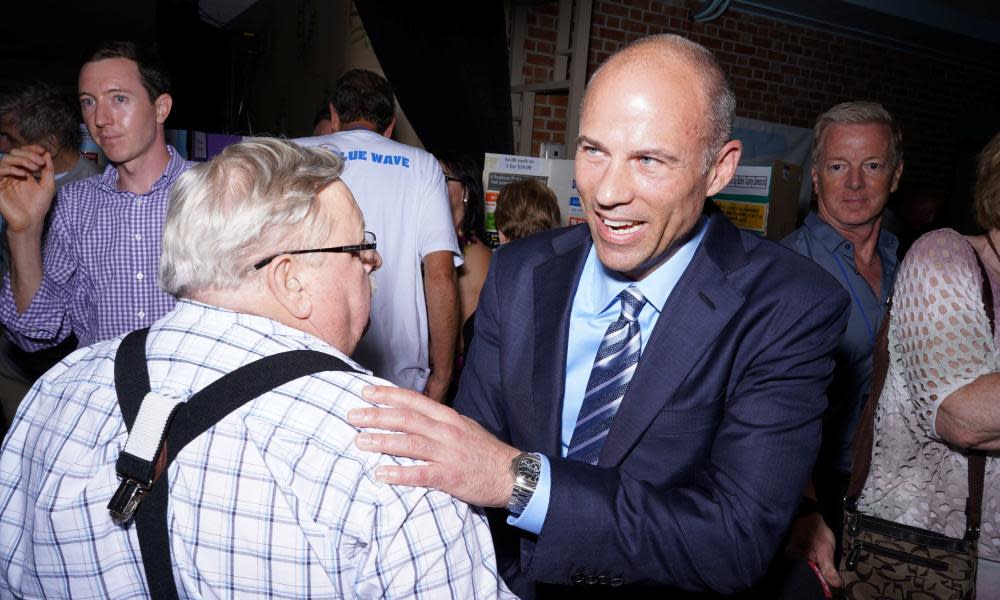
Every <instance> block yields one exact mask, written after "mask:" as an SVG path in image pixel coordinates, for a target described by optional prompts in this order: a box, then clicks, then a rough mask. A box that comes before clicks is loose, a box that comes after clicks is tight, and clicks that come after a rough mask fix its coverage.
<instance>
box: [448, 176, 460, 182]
mask: <svg viewBox="0 0 1000 600" xmlns="http://www.w3.org/2000/svg"><path fill="white" fill-rule="evenodd" d="M444 181H445V183H448V182H450V181H454V182H455V183H462V180H461V179H459V178H458V177H452V176H451V175H445V176H444Z"/></svg>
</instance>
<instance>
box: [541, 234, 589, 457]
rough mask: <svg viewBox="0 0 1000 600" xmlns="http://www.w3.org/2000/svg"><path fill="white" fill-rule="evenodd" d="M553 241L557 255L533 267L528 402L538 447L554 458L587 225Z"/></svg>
mask: <svg viewBox="0 0 1000 600" xmlns="http://www.w3.org/2000/svg"><path fill="white" fill-rule="evenodd" d="M582 229H583V233H584V235H580V231H579V230H575V231H570V232H569V233H567V235H565V236H561V237H557V238H554V239H553V240H552V246H553V249H554V250H555V252H556V255H555V256H554V257H553V258H551V259H550V260H548V261H546V262H544V263H541V264H540V265H538V266H537V267H535V272H534V292H535V297H534V306H533V309H534V310H533V312H534V317H535V324H534V327H535V331H534V335H535V354H534V365H533V369H532V381H531V383H532V385H531V389H532V396H533V398H534V401H533V402H532V407H533V410H534V411H535V414H534V417H535V422H536V423H537V424H538V431H539V434H540V437H541V440H542V443H543V444H544V448H543V451H544V452H545V453H546V454H548V455H550V456H559V453H560V452H561V449H560V432H561V429H562V405H563V393H564V389H565V382H566V344H567V339H568V337H569V318H570V312H571V311H572V308H573V296H575V295H576V288H577V285H578V284H579V281H580V273H581V272H582V271H583V265H584V263H585V262H586V260H587V253H588V252H589V250H590V237H589V233H588V232H586V228H585V227H584V228H582Z"/></svg>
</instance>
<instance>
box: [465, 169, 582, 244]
mask: <svg viewBox="0 0 1000 600" xmlns="http://www.w3.org/2000/svg"><path fill="white" fill-rule="evenodd" d="M530 178H535V179H538V180H540V181H541V182H542V183H544V184H545V185H547V186H549V187H550V188H551V189H552V191H554V192H555V193H556V198H557V199H558V201H559V215H560V218H561V221H562V225H564V226H565V225H575V224H577V223H583V222H584V221H585V219H584V217H583V206H582V205H581V204H580V194H579V193H578V192H577V191H576V180H575V179H574V178H573V161H571V160H559V159H549V158H535V157H532V156H515V155H512V154H487V155H486V157H485V160H484V168H483V195H484V196H485V198H484V201H485V203H486V235H487V236H488V238H489V239H488V240H487V243H488V244H489V245H490V246H493V247H494V248H495V247H497V246H498V245H499V244H500V237H499V234H498V233H497V226H496V221H495V220H494V218H493V213H494V212H495V211H496V209H497V196H499V195H500V190H501V189H503V187H504V186H505V185H507V184H508V183H511V182H513V181H520V180H522V179H530Z"/></svg>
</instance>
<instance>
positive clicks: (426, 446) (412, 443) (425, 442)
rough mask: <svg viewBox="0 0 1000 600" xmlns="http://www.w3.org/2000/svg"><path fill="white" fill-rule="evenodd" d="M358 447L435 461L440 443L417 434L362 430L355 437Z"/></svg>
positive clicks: (370, 450)
mask: <svg viewBox="0 0 1000 600" xmlns="http://www.w3.org/2000/svg"><path fill="white" fill-rule="evenodd" d="M354 443H355V444H357V446H358V448H361V449H362V450H367V451H368V452H381V453H383V454H391V455H393V456H405V457H406V458H412V459H415V460H425V461H433V460H434V459H435V457H436V456H437V454H438V453H437V452H436V451H437V450H438V449H439V446H440V444H437V443H435V442H433V441H432V440H431V439H429V438H427V437H424V436H422V435H416V434H399V433H370V432H362V433H359V434H358V435H357V437H356V438H355V439H354Z"/></svg>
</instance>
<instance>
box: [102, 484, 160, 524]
mask: <svg viewBox="0 0 1000 600" xmlns="http://www.w3.org/2000/svg"><path fill="white" fill-rule="evenodd" d="M119 479H121V484H119V485H118V490H117V491H116V492H115V494H114V495H113V496H111V502H108V510H109V511H111V519H112V520H113V521H114V522H115V524H117V525H128V522H129V521H131V520H132V516H133V515H134V514H135V510H136V509H137V508H139V502H141V501H142V498H143V496H145V495H146V493H147V492H149V488H150V486H152V484H153V482H152V481H150V482H149V483H142V482H141V481H138V480H136V479H133V478H131V477H119Z"/></svg>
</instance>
